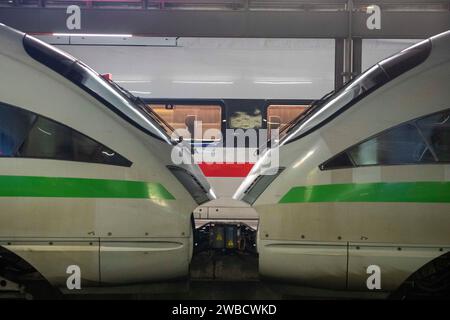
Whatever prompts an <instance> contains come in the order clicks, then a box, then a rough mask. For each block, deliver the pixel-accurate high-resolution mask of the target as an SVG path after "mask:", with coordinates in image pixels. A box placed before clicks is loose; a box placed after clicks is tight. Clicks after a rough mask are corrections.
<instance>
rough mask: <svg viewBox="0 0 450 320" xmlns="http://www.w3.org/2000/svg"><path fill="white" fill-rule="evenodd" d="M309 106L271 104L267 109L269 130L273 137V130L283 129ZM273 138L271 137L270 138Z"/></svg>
mask: <svg viewBox="0 0 450 320" xmlns="http://www.w3.org/2000/svg"><path fill="white" fill-rule="evenodd" d="M308 106H309V105H306V104H305V105H303V104H271V105H269V106H268V107H267V129H268V130H269V132H270V133H269V134H270V135H272V130H275V129H279V130H280V132H281V131H282V128H283V127H285V126H286V125H287V124H289V123H290V122H291V121H292V120H294V119H296V118H297V117H298V116H299V115H301V114H302V113H303V112H304V111H305V110H306V108H308ZM270 138H271V137H270Z"/></svg>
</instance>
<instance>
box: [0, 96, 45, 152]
mask: <svg viewBox="0 0 450 320" xmlns="http://www.w3.org/2000/svg"><path fill="white" fill-rule="evenodd" d="M35 120H36V116H35V115H33V114H31V113H28V112H25V111H22V110H20V109H17V110H16V109H13V108H10V107H6V106H3V105H2V104H0V157H12V156H14V155H15V154H16V151H17V149H18V148H19V146H20V145H22V143H23V142H24V141H25V139H26V137H27V135H28V131H29V129H30V127H31V126H32V125H33V122H34V121H35Z"/></svg>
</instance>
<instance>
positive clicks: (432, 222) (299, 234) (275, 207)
mask: <svg viewBox="0 0 450 320" xmlns="http://www.w3.org/2000/svg"><path fill="white" fill-rule="evenodd" d="M449 84H450V32H447V33H444V34H441V35H439V36H436V37H433V38H431V40H427V41H425V42H423V43H421V44H420V45H418V46H413V47H411V48H410V49H408V50H406V51H402V52H400V53H399V54H397V55H395V56H393V57H391V58H388V59H386V60H383V61H382V62H380V63H379V64H377V65H375V66H374V67H373V68H371V69H369V71H367V72H366V73H364V74H363V75H362V76H361V77H359V78H358V79H357V80H354V81H353V82H352V83H350V84H349V85H347V86H346V87H344V88H343V89H342V90H341V91H338V92H337V93H336V94H335V95H333V96H332V97H331V98H329V99H328V100H326V101H325V102H323V103H322V104H320V105H319V106H318V107H317V108H316V109H312V110H311V113H308V114H307V115H306V116H305V117H304V118H303V119H302V120H300V121H299V122H298V124H297V125H295V126H293V127H292V129H291V130H290V132H289V134H288V135H287V136H286V137H285V138H282V139H281V142H280V147H279V148H278V149H273V150H272V152H278V151H279V159H280V167H281V168H282V170H281V171H280V172H279V174H278V175H272V176H264V175H261V170H260V169H261V168H262V166H261V162H258V163H257V164H256V165H255V166H254V167H253V169H252V172H250V174H249V176H248V177H247V178H246V180H245V181H244V183H243V184H242V185H241V186H240V188H239V190H238V192H237V193H236V195H235V197H236V198H237V199H244V200H246V201H247V202H249V203H253V207H254V208H255V209H256V210H257V212H258V214H259V216H260V222H259V230H258V233H259V236H258V251H259V268H260V273H261V274H262V275H263V276H266V277H270V278H275V279H279V280H280V279H282V280H286V281H290V282H291V283H292V282H294V283H300V284H302V285H306V286H314V287H326V288H336V289H348V290H369V289H373V291H377V289H381V290H385V291H392V290H395V289H397V288H398V287H399V286H400V285H401V284H402V283H403V282H404V281H405V280H406V279H407V278H408V277H409V276H410V275H411V274H413V273H414V272H415V271H417V270H419V269H420V268H421V267H422V266H424V265H425V264H427V263H429V262H430V261H432V260H433V259H435V258H437V257H440V256H443V255H444V254H445V253H448V252H449V251H450V233H449V230H450V216H449V212H450V188H449V187H450V164H449V161H450V138H449V132H450V123H449V117H450V111H449V110H450V104H449V101H450V91H449ZM371 266H375V268H379V269H378V271H380V273H379V276H380V279H381V285H380V286H377V287H376V288H374V287H371V286H370V285H368V282H367V280H368V278H369V276H370V275H371V274H372V273H373V272H374V271H373V270H374V269H373V268H374V267H371ZM447 271H448V270H447Z"/></svg>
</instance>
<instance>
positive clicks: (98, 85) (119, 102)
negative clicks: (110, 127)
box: [23, 35, 172, 143]
mask: <svg viewBox="0 0 450 320" xmlns="http://www.w3.org/2000/svg"><path fill="white" fill-rule="evenodd" d="M23 44H24V48H25V51H26V52H27V53H28V54H29V55H30V56H31V57H32V58H33V59H35V60H37V61H39V62H40V63H42V64H44V65H45V66H47V67H49V68H50V69H52V70H54V71H56V72H57V73H59V74H60V75H62V76H64V77H65V78H67V79H68V80H70V81H71V82H73V83H74V84H76V85H77V86H79V87H80V88H82V89H83V90H84V91H86V92H88V93H89V94H90V95H92V96H93V97H94V98H96V99H97V100H99V101H100V102H102V103H103V104H104V105H106V106H107V107H108V108H110V109H111V110H113V111H114V112H115V113H117V114H119V115H121V116H122V117H124V118H126V119H127V120H131V122H132V124H133V125H135V126H137V127H139V128H140V129H142V130H144V131H145V132H147V133H149V134H150V135H152V136H154V137H155V138H158V139H160V140H163V141H166V142H167V143H172V142H171V139H170V137H169V135H168V133H167V132H166V130H165V128H164V123H163V121H162V120H161V119H159V118H158V116H156V115H155V113H154V112H153V111H151V110H147V108H145V105H144V104H143V103H142V104H140V103H139V99H138V98H136V97H134V96H133V95H132V94H131V93H129V92H126V90H125V89H123V88H122V89H120V88H119V87H118V86H117V85H116V84H114V83H113V82H111V81H108V80H106V79H104V78H103V77H102V76H101V75H100V74H98V73H97V72H95V71H94V70H92V69H91V68H89V67H88V66H86V65H85V64H84V63H82V62H80V61H78V60H76V59H75V58H74V57H72V56H70V55H68V54H66V53H65V52H63V51H61V50H58V49H56V48H54V47H52V46H50V45H48V44H46V43H44V42H42V41H40V40H38V39H36V38H33V37H30V36H28V35H27V36H25V37H24V39H23Z"/></svg>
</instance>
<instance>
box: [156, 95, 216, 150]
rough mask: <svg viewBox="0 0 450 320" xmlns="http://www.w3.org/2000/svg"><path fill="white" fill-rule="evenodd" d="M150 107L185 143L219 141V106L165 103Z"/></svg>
mask: <svg viewBox="0 0 450 320" xmlns="http://www.w3.org/2000/svg"><path fill="white" fill-rule="evenodd" d="M150 107H151V108H152V109H153V111H155V112H156V113H157V114H158V115H159V116H160V117H161V118H163V119H164V120H165V121H166V122H167V123H168V124H169V125H171V126H172V127H173V129H175V130H177V132H178V133H179V134H180V135H182V136H183V138H184V140H186V141H190V142H192V143H194V142H201V141H203V142H204V141H207V142H219V141H220V140H221V135H222V133H221V126H222V107H221V106H220V105H214V104H211V105H196V104H177V103H166V104H150ZM197 140H200V141H197Z"/></svg>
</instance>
